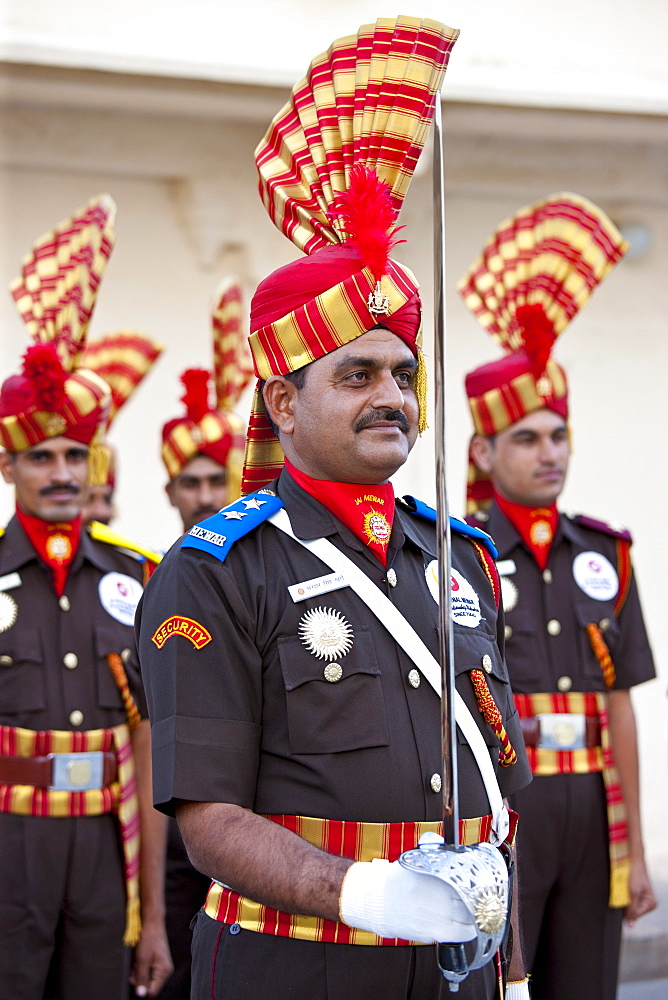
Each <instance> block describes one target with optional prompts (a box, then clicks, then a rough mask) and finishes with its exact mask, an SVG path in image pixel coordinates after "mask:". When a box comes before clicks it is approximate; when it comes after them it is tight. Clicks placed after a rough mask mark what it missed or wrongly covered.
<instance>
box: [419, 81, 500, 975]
mask: <svg viewBox="0 0 668 1000" xmlns="http://www.w3.org/2000/svg"><path fill="white" fill-rule="evenodd" d="M435 102H436V103H435V107H434V154H433V204H434V361H435V365H434V367H435V421H436V435H435V437H436V442H435V450H436V511H437V521H436V527H437V531H436V544H437V550H436V551H437V556H438V593H439V606H438V624H439V655H440V662H441V684H442V697H441V752H442V799H443V827H444V835H445V836H444V839H445V843H444V844H440V843H436V842H435V840H434V838H433V836H430V835H429V834H427V835H426V836H425V837H423V838H421V839H420V846H419V847H418V848H416V849H415V850H412V851H406V852H405V853H404V854H402V855H401V857H400V858H399V861H400V863H401V864H402V865H404V867H406V868H410V869H411V870H413V871H418V872H422V873H424V874H426V875H432V876H435V877H437V878H440V879H442V881H444V882H446V883H448V885H449V886H450V887H452V888H454V889H455V890H456V892H457V893H458V895H459V896H460V898H461V899H462V900H463V901H464V903H465V904H466V906H467V908H468V910H469V913H470V914H471V919H472V923H473V924H474V926H475V931H476V936H475V953H474V954H473V956H472V957H469V956H468V955H467V951H466V948H465V946H464V945H463V944H460V943H455V944H451V943H447V942H443V943H441V944H439V945H438V948H437V954H438V964H439V967H440V969H441V972H442V973H443V976H444V977H445V979H446V980H447V982H448V986H449V989H450V991H451V992H453V993H455V992H457V991H458V990H459V984H460V983H461V982H463V980H464V979H466V977H467V976H468V974H469V972H470V971H472V970H473V969H478V968H480V967H481V966H483V965H485V964H486V963H487V962H488V961H490V959H491V958H492V957H493V955H494V953H495V952H496V950H497V949H498V947H499V944H500V943H501V939H502V937H503V930H504V928H505V924H506V912H507V906H508V872H507V868H506V863H505V860H504V858H503V856H502V855H501V852H500V851H499V850H497V849H496V848H495V847H493V846H492V845H491V844H475V845H473V846H472V847H462V846H461V844H460V841H459V787H458V771H457V749H458V748H457V727H456V723H455V711H454V706H455V658H454V644H453V630H452V589H451V577H452V565H451V555H450V553H451V546H450V517H449V506H448V493H447V476H446V470H445V429H446V411H445V396H446V388H445V386H446V383H445V197H444V190H443V139H442V124H441V95H440V93H437V94H436V98H435Z"/></svg>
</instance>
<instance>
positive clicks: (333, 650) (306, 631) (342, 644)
mask: <svg viewBox="0 0 668 1000" xmlns="http://www.w3.org/2000/svg"><path fill="white" fill-rule="evenodd" d="M299 637H300V639H301V641H302V642H303V643H304V645H305V646H306V648H307V649H308V651H309V653H313V655H314V656H317V657H318V659H319V660H328V661H329V660H338V659H339V658H340V657H342V656H345V655H346V653H347V652H348V651H349V650H350V649H351V648H352V645H353V630H352V628H351V626H350V625H349V623H348V622H347V621H346V619H345V618H344V617H343V615H342V614H340V613H339V612H338V611H334V609H333V608H313V609H312V610H311V611H307V612H306V614H304V615H303V616H302V620H301V621H300V623H299Z"/></svg>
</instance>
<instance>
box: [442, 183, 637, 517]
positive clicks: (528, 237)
mask: <svg viewBox="0 0 668 1000" xmlns="http://www.w3.org/2000/svg"><path fill="white" fill-rule="evenodd" d="M626 250H627V244H626V243H625V242H624V240H623V238H622V235H621V233H620V232H619V231H618V229H617V228H616V226H615V225H614V224H613V223H612V222H611V220H610V219H609V218H608V217H607V216H606V215H605V213H604V212H602V211H601V209H600V208H597V207H596V205H593V204H592V203H591V202H590V201H588V200H587V199H586V198H582V197H580V196H579V195H576V194H570V193H562V194H553V195H550V197H549V198H546V199H545V200H544V201H540V202H538V203H537V204H535V205H530V206H528V207H527V208H523V209H521V210H520V211H519V212H518V213H517V215H515V216H514V217H513V218H512V219H507V220H506V221H505V222H503V223H502V224H501V225H500V226H499V228H498V229H497V231H496V232H495V233H494V235H493V236H492V237H491V238H490V240H489V241H488V243H487V245H486V246H485V248H484V250H483V252H482V254H481V256H480V257H479V258H478V260H476V261H475V263H474V264H473V265H472V266H471V268H470V269H469V272H468V274H466V275H465V276H464V277H463V278H462V280H461V281H460V282H459V285H458V287H459V291H460V293H461V295H462V297H463V299H464V301H465V303H466V305H467V306H468V307H469V309H470V310H471V312H472V313H473V314H474V316H475V317H476V318H477V319H478V320H479V322H480V323H481V324H482V326H483V327H484V328H485V329H486V330H487V332H488V333H489V334H490V335H491V336H492V337H493V338H494V340H496V341H497V343H499V344H500V345H501V347H502V348H503V350H504V352H505V353H504V355H503V357H501V358H498V359H497V360H496V361H492V362H490V363H489V364H486V365H482V367H480V368H476V369H475V370H474V371H472V372H469V374H468V375H467V376H466V394H467V396H468V400H469V405H470V408H471V414H472V416H473V426H474V429H475V433H476V434H480V435H483V436H485V437H489V436H491V435H493V434H498V433H500V432H501V431H503V430H505V429H506V428H507V427H510V426H511V425H512V424H514V423H516V422H517V421H518V420H521V419H522V417H525V416H527V415H528V414H529V413H533V412H534V411H535V410H540V409H549V410H553V411H554V412H555V413H558V414H559V415H560V416H562V417H563V418H564V419H567V418H568V387H567V383H566V374H565V372H564V370H563V369H562V368H561V367H560V366H559V365H558V364H557V362H556V361H555V360H554V359H553V358H552V347H553V345H554V342H555V341H556V339H557V337H558V336H559V334H561V333H562V332H563V330H564V329H565V328H566V327H567V326H568V324H569V323H570V321H571V320H572V319H573V317H574V316H575V315H576V313H578V312H579V310H580V309H581V308H582V306H583V305H584V304H585V302H586V301H587V299H588V298H589V296H590V295H591V294H592V292H593V291H594V289H595V288H596V286H597V285H598V284H599V282H601V281H602V280H603V278H605V276H606V275H607V274H608V272H609V271H610V270H611V269H612V268H613V267H614V265H615V264H617V262H618V261H620V260H621V258H622V257H623V256H624V254H625V253H626ZM491 496H492V489H491V484H490V482H489V480H488V479H487V478H486V477H485V476H484V474H483V473H481V472H480V471H479V470H478V469H476V467H475V466H474V464H473V462H472V461H471V460H470V458H469V474H468V485H467V509H468V511H469V513H470V512H472V511H474V510H479V509H482V508H484V507H486V506H489V503H490V502H491Z"/></svg>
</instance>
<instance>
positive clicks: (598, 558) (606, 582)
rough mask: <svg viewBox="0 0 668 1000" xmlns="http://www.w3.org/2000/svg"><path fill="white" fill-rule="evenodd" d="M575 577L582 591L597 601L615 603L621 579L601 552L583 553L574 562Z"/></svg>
mask: <svg viewBox="0 0 668 1000" xmlns="http://www.w3.org/2000/svg"><path fill="white" fill-rule="evenodd" d="M573 576H574V578H575V582H576V583H577V585H578V587H579V588H580V590H584V592H585V594H586V595H587V597H593V598H594V600H595V601H613V600H614V599H615V597H616V596H617V591H618V590H619V578H618V576H617V571H616V569H615V567H614V566H613V565H612V563H611V562H610V561H609V560H608V559H606V558H605V556H603V555H601V553H600V552H581V553H580V555H579V556H576V557H575V559H574V560H573Z"/></svg>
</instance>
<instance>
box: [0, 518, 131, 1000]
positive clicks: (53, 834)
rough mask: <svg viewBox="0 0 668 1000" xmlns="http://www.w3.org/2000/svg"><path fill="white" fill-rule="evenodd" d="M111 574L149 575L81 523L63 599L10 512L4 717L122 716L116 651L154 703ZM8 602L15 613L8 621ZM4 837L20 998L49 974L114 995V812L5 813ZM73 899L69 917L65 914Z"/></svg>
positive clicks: (2, 626) (29, 724)
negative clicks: (116, 608) (111, 593)
mask: <svg viewBox="0 0 668 1000" xmlns="http://www.w3.org/2000/svg"><path fill="white" fill-rule="evenodd" d="M108 574H116V575H118V574H121V575H122V576H121V577H120V578H119V579H120V580H121V583H122V579H123V578H125V580H126V581H127V578H128V577H129V578H131V580H132V581H141V580H142V578H143V568H142V564H141V563H140V562H138V561H137V560H136V559H135V558H133V557H132V556H131V555H129V554H126V553H125V552H122V551H119V550H117V549H116V548H114V547H113V546H111V545H108V544H103V543H101V542H98V541H94V540H93V539H91V537H90V536H89V535H88V534H87V533H86V532H82V535H81V542H80V545H79V548H78V551H77V553H76V555H75V557H74V560H73V562H72V566H71V569H70V573H69V577H68V581H67V586H66V588H65V594H64V596H63V597H61V598H60V599H58V597H57V595H56V592H55V590H54V588H53V585H52V582H51V574H50V571H49V569H48V567H47V566H45V565H44V563H42V562H41V561H40V560H39V558H38V557H37V555H36V553H35V551H34V549H33V548H32V545H31V544H30V542H29V540H28V538H27V536H26V535H25V533H24V531H23V529H22V528H21V526H20V524H19V523H18V521H17V520H16V518H13V519H12V520H11V521H10V523H9V525H8V526H7V529H6V531H5V533H4V536H2V538H0V591H2V592H3V593H4V594H5V597H4V598H3V599H2V600H3V604H2V606H1V607H0V611H1V613H2V614H1V616H0V617H1V620H0V724H1V725H5V726H12V727H22V728H26V729H32V730H49V729H56V730H75V731H83V730H92V729H99V728H103V727H104V728H107V727H112V726H116V725H118V724H120V723H122V722H125V720H126V713H125V709H124V707H123V703H122V700H121V695H120V692H119V690H118V687H117V686H116V683H115V681H114V678H113V676H112V674H111V671H110V669H109V667H108V665H107V662H106V659H105V657H106V654H107V653H110V652H114V653H118V654H120V655H121V656H122V659H123V661H124V665H125V670H126V673H127V676H128V681H129V684H130V688H131V691H132V694H133V696H134V698H135V701H136V703H137V706H138V708H139V710H140V712H141V713H142V715H145V714H146V703H145V699H144V694H143V688H142V685H141V680H140V676H139V664H138V658H137V653H136V647H135V641H134V633H133V627H132V625H131V624H124V623H122V622H121V621H119V620H118V619H117V618H115V617H113V616H112V615H111V614H110V613H108V611H106V610H105V608H104V607H103V605H102V603H101V600H100V596H99V590H98V588H99V584H100V581H101V580H102V579H103V578H104V577H107V575H108ZM17 576H18V580H17ZM113 579H114V580H115V579H116V577H114V578H113ZM119 600H120V601H121V603H122V595H121V594H120V592H119ZM12 604H14V605H15V608H14V611H15V612H16V619H15V622H14V624H11V625H8V622H9V621H11V619H12V617H14V616H13V614H12V613H11V612H10V609H11V605H12ZM131 610H132V609H131V608H129V612H130V614H131ZM0 843H1V845H2V848H1V849H0V885H2V893H0V982H1V983H2V984H3V987H2V989H3V990H6V991H7V995H8V996H9V995H11V996H12V998H13V1000H23V998H24V997H26V998H34V997H39V996H42V989H43V985H44V982H45V981H46V980H47V975H48V977H49V983H50V987H49V989H50V992H47V994H46V995H48V996H49V997H52V996H53V997H59V996H63V997H65V996H67V997H68V998H70V997H71V998H72V1000H77V998H78V997H79V996H81V997H85V996H89V995H90V988H91V985H90V984H91V983H92V982H95V983H96V986H95V993H96V996H97V997H106V996H114V997H116V996H118V995H119V992H118V990H119V989H120V988H121V984H122V982H123V979H124V977H125V975H126V971H127V970H126V966H127V961H126V956H125V954H124V953H125V952H126V951H127V949H124V948H123V947H122V937H123V929H124V924H125V882H124V873H123V859H122V853H121V849H120V842H119V834H118V824H117V820H116V818H115V817H114V816H111V815H105V816H87V817H81V818H61V817H33V816H17V815H11V814H2V813H0ZM65 910H67V912H68V921H70V919H71V923H69V922H68V921H65V923H63V921H64V916H63V914H64V911H65ZM105 914H106V920H105V918H104V915H105ZM101 917H102V920H101V919H100V918H101ZM57 928H58V931H57V933H58V935H60V937H59V938H57V939H56V938H55V937H54V935H55V934H56V929H57ZM90 935H92V936H90ZM54 953H55V955H56V957H55V958H53V960H52V956H53V955H54ZM50 963H52V964H51V971H50V972H48V970H49V965H50ZM80 991H82V992H80ZM114 991H115V992H114Z"/></svg>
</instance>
